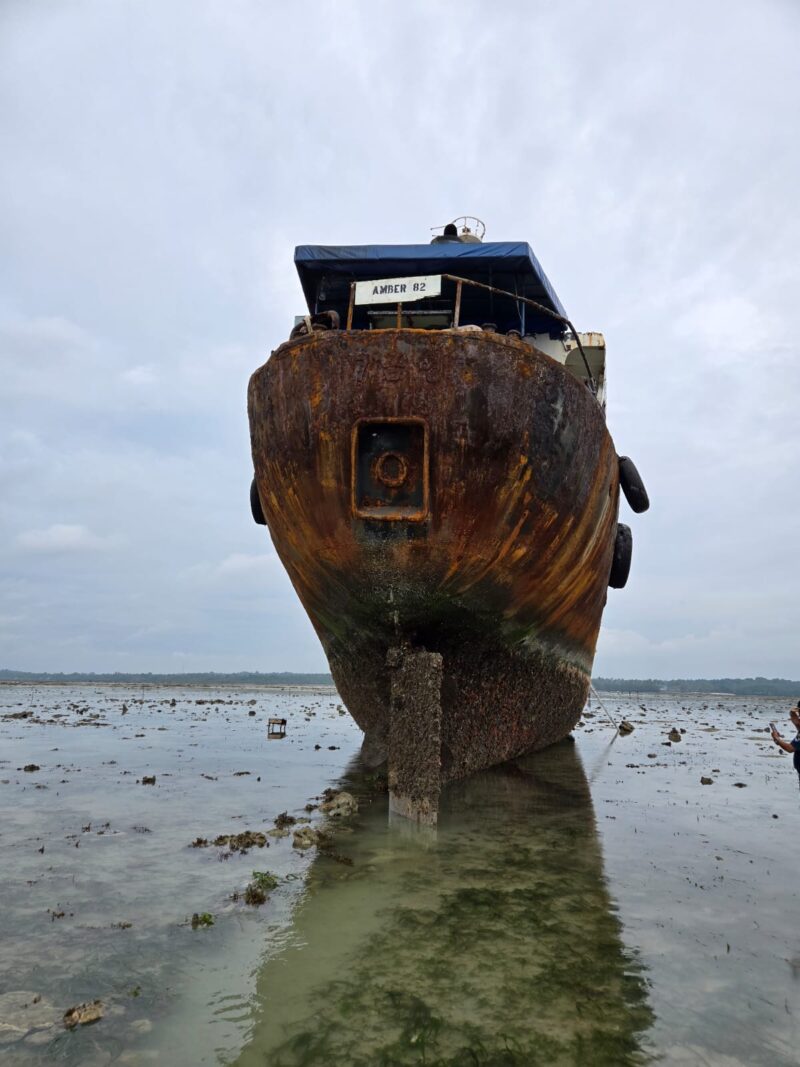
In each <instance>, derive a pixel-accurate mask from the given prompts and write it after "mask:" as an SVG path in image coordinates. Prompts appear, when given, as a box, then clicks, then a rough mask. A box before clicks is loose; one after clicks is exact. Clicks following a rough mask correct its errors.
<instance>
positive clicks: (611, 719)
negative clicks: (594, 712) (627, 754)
mask: <svg viewBox="0 0 800 1067" xmlns="http://www.w3.org/2000/svg"><path fill="white" fill-rule="evenodd" d="M589 688H590V689H591V691H592V692H593V693H594V698H595V700H596V701H597V703H598V704H599V705H600V707H601V708H602V709H603V711H604V712H605V713H606V715H607V716H608V718H609V719H610V721H611V724H612V726H613V727H614V729H615V730H616V731H617V733H619V726H618V725H617V722H616V720H615V718H614V716H613V715H612V714H611V712H610V711H609V710H608V708H607V707H606V706H605V704H604V703H603V701H602V700H601V699H600V697H599V696H598V694H597V690H596V689H595V687H594V686H593V685H592V683H591V682H590V683H589Z"/></svg>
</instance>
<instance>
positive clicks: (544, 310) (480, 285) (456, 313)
mask: <svg viewBox="0 0 800 1067" xmlns="http://www.w3.org/2000/svg"><path fill="white" fill-rule="evenodd" d="M441 277H442V279H446V280H447V281H450V282H455V283H456V297H455V303H454V306H453V327H452V328H453V329H457V328H458V325H459V321H460V318H461V292H462V289H463V287H464V286H465V285H471V286H473V287H474V288H476V289H484V290H486V291H487V292H489V293H494V294H495V295H497V296H507V297H508V298H509V299H510V300H515V301H517V302H518V303H522V304H525V305H526V306H527V307H530V308H533V309H534V310H535V311H538V312H539V313H540V314H542V315H547V316H548V317H549V318H551V319H555V321H556V322H560V323H561V324H562V326H566V327H567V329H568V330H570V331H571V332H572V336H573V338H574V340H575V344H576V346H577V348H578V351H579V352H580V354H581V359H582V360H583V365H584V367H585V369H586V376H587V380H588V383H589V388H590V389H591V390H592V392H593V393H594V394H595V396H597V382H596V380H595V377H594V375H593V374H592V371H591V368H590V366H589V360H588V359H587V356H586V352H585V351H584V348H583V345H582V344H581V339H580V335H579V334H578V331H577V330H576V329H575V327H574V326H573V325H572V322H571V321H570V320H569V319H568V318H567V317H566V316H565V315H559V313H558V312H557V311H553V309H552V308H549V307H547V306H546V305H545V304H540V303H539V302H538V301H536V300H531V298H530V297H527V296H520V295H519V294H518V293H509V292H508V290H506V289H498V288H497V286H495V285H487V284H486V283H485V282H476V281H475V280H474V279H472V278H460V277H459V276H458V275H457V274H442V276H441ZM355 303H356V283H355V282H351V283H350V301H349V303H348V305H347V329H348V330H352V328H353V310H354V308H355ZM387 303H391V301H388V300H387ZM402 321H403V304H402V302H401V303H398V305H397V324H396V328H397V329H398V330H399V329H400V327H401V324H402Z"/></svg>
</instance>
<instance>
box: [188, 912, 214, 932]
mask: <svg viewBox="0 0 800 1067" xmlns="http://www.w3.org/2000/svg"><path fill="white" fill-rule="evenodd" d="M189 925H190V926H191V928H192V929H193V930H197V929H198V928H199V927H201V926H203V927H205V926H213V925H214V916H213V915H212V914H211V912H210V911H200V912H198V911H196V912H195V913H194V915H193V916H192V919H191V922H190V923H189Z"/></svg>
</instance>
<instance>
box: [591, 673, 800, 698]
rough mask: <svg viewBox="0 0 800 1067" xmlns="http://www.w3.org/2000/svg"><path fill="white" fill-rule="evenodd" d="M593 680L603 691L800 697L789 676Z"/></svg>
mask: <svg viewBox="0 0 800 1067" xmlns="http://www.w3.org/2000/svg"><path fill="white" fill-rule="evenodd" d="M592 684H593V685H594V687H595V689H598V690H600V691H602V692H604V693H605V692H614V693H732V694H733V695H734V696H741V697H752V696H759V697H794V698H795V700H800V682H793V681H791V680H790V679H788V678H670V679H661V678H593V679H592Z"/></svg>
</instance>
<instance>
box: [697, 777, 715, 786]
mask: <svg viewBox="0 0 800 1067" xmlns="http://www.w3.org/2000/svg"><path fill="white" fill-rule="evenodd" d="M713 784H714V779H713V778H707V777H706V776H705V775H703V777H702V778H701V779H700V785H713Z"/></svg>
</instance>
